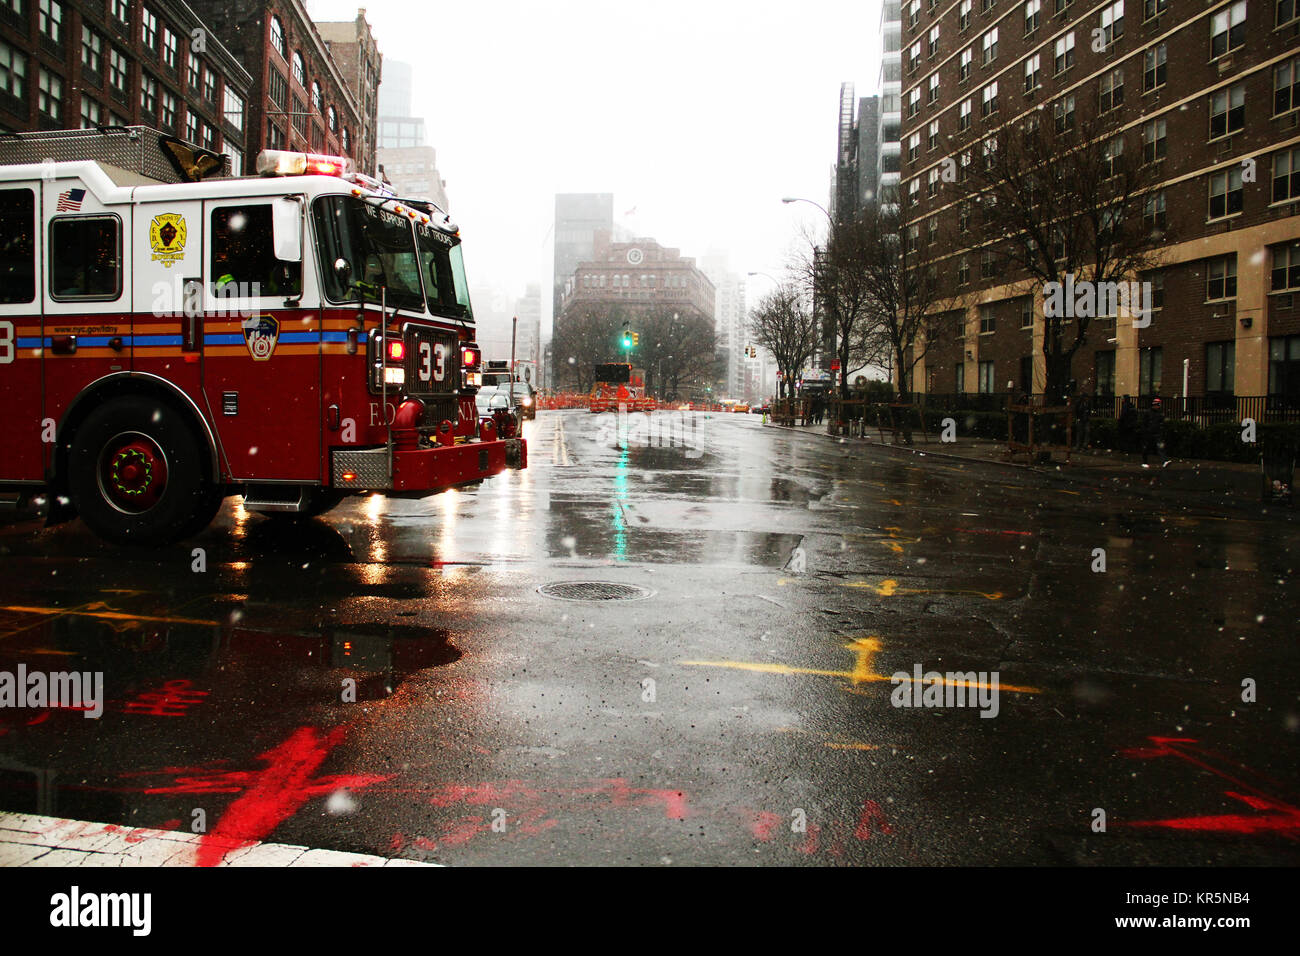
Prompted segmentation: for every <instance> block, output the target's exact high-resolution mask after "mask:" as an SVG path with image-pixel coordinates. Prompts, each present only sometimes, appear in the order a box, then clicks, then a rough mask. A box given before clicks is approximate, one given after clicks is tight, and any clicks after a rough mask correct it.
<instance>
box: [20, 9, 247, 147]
mask: <svg viewBox="0 0 1300 956" xmlns="http://www.w3.org/2000/svg"><path fill="white" fill-rule="evenodd" d="M251 86H252V77H251V76H250V75H249V73H248V71H247V70H245V69H244V68H243V66H241V65H240V62H239V61H238V60H237V59H236V58H235V57H234V56H233V55H232V53H231V51H230V50H228V49H227V48H226V47H225V46H224V45H223V44H222V43H221V41H220V40H219V39H218V38H217V36H215V35H213V33H212V32H211V31H209V30H208V25H205V23H204V21H202V20H200V19H199V17H198V16H196V15H195V12H194V10H193V9H192V8H191V7H190V6H188V5H186V4H185V3H181V2H173V0H147V2H142V0H5V2H4V3H0V129H3V130H9V131H13V132H26V131H32V130H47V129H75V128H78V127H80V128H91V127H95V126H126V125H133V124H144V125H147V126H152V127H155V128H157V129H160V130H163V131H164V132H168V133H172V134H174V135H176V136H179V137H181V138H182V139H185V140H188V141H190V142H193V143H196V144H198V145H200V146H204V147H206V148H208V149H211V150H215V151H218V152H223V153H226V154H227V155H229V156H230V157H231V162H232V167H233V170H234V171H235V172H236V173H238V172H239V171H240V170H241V168H242V167H243V165H244V156H245V154H246V152H247V149H248V144H247V138H248V132H249V121H250V117H249V111H248V99H249V90H250V88H251Z"/></svg>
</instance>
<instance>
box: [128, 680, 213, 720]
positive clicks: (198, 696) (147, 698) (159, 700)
mask: <svg viewBox="0 0 1300 956" xmlns="http://www.w3.org/2000/svg"><path fill="white" fill-rule="evenodd" d="M192 686H193V683H192V682H191V681H188V680H169V681H168V682H167V683H165V684H163V685H162V687H160V688H159V689H158V690H151V691H145V692H144V693H141V694H136V696H135V697H133V698H132V699H131V700H129V701H127V702H126V706H125V707H124V710H125V711H126V713H128V714H146V715H148V716H150V717H184V716H185V713H186V711H188V710H189V708H191V707H193V706H194V705H195V704H201V703H203V698H205V697H207V696H208V692H207V691H206V690H191V689H190V688H191V687H192Z"/></svg>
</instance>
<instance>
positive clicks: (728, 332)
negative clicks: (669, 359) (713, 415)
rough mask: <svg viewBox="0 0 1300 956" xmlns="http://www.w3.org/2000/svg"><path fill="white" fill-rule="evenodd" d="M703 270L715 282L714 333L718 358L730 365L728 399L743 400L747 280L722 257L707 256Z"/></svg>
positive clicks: (746, 343)
mask: <svg viewBox="0 0 1300 956" xmlns="http://www.w3.org/2000/svg"><path fill="white" fill-rule="evenodd" d="M701 267H702V269H703V272H704V274H705V275H707V276H708V277H709V279H710V281H712V282H713V288H714V299H713V302H714V305H713V321H714V331H715V334H716V335H717V339H716V342H717V344H716V350H717V353H718V356H719V357H721V358H725V359H726V362H727V372H726V376H727V377H726V381H725V382H724V383H723V385H724V389H725V392H726V394H725V396H723V397H725V398H736V399H739V398H743V397H744V393H745V347H746V345H748V344H749V343H748V342H747V341H746V321H745V316H746V312H745V280H744V279H742V278H740V277H739V276H737V275H736V274H735V273H733V272H731V271H730V270H729V269H728V268H727V263H726V260H725V259H723V258H722V257H721V256H708V257H706V258H705V259H704V260H703V262H702V264H701Z"/></svg>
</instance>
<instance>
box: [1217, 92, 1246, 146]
mask: <svg viewBox="0 0 1300 956" xmlns="http://www.w3.org/2000/svg"><path fill="white" fill-rule="evenodd" d="M1245 125H1246V84H1245V83H1238V84H1236V85H1235V86H1229V87H1227V88H1226V89H1222V90H1219V91H1218V92H1216V93H1212V94H1210V139H1212V140H1214V139H1218V138H1219V137H1220V136H1231V135H1232V134H1233V133H1236V132H1238V131H1240V130H1241V129H1242V127H1244V126H1245Z"/></svg>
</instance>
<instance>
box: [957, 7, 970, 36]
mask: <svg viewBox="0 0 1300 956" xmlns="http://www.w3.org/2000/svg"><path fill="white" fill-rule="evenodd" d="M971 5H972V4H971V0H961V6H960V7H959V8H958V10H957V30H958V31H959V32H960V31H963V30H965V29H966V28H967V27H968V26H970V8H971Z"/></svg>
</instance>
